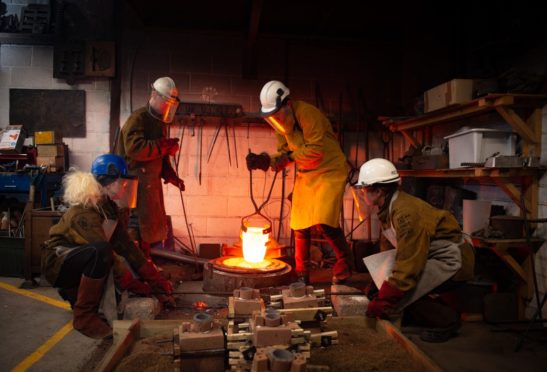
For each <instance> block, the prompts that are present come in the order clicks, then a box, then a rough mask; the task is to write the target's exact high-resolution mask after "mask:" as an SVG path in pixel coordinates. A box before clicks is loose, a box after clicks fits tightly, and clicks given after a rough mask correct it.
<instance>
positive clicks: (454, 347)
mask: <svg viewBox="0 0 547 372" xmlns="http://www.w3.org/2000/svg"><path fill="white" fill-rule="evenodd" d="M314 279H318V280H321V279H322V278H320V277H315V278H314V277H313V276H312V280H314ZM22 282H23V280H22V279H17V278H5V277H0V304H1V306H0V334H1V335H2V337H1V338H0V370H2V371H24V370H28V371H48V372H49V371H62V372H64V371H67V372H68V371H90V370H92V368H93V366H94V365H95V364H96V363H97V361H99V360H100V359H101V357H102V355H104V353H105V352H106V349H107V347H108V346H109V344H108V342H104V341H103V342H101V341H96V340H92V339H89V338H87V337H85V336H83V335H81V334H80V333H78V332H76V331H74V330H72V329H71V320H72V312H71V311H70V310H69V309H67V306H66V303H64V304H65V305H64V307H65V308H62V306H63V303H61V302H60V301H59V300H60V297H59V296H58V294H57V291H56V290H55V289H53V288H51V287H37V288H34V289H31V290H29V291H26V290H22V291H21V290H19V286H20V284H21V283H22ZM357 283H360V282H359V281H358V282H357ZM324 284H327V283H324ZM348 284H349V285H351V283H348ZM187 286H188V288H184V289H186V290H195V289H196V288H199V286H196V283H195V282H189V283H188V284H187ZM320 286H321V285H318V286H317V287H320ZM358 286H360V285H358ZM185 287H186V286H185ZM29 292H30V295H29ZM32 294H38V295H43V296H45V297H44V298H45V300H44V298H38V299H36V298H32V297H29V296H32ZM198 298H199V296H198V297H196V300H197V299H198ZM47 299H52V301H49V302H47V301H48V300H47ZM187 300H190V302H192V300H193V299H190V298H188V299H187ZM44 301H46V302H44ZM220 303H222V301H221V302H220ZM59 306H61V307H59ZM493 329H494V327H492V326H489V325H486V324H484V323H480V322H477V323H464V324H463V326H462V328H461V330H460V334H459V336H458V337H455V338H453V339H451V340H449V341H448V342H445V343H439V344H434V343H426V342H423V341H421V340H420V339H419V337H418V336H417V335H415V334H412V333H407V334H406V335H407V337H408V338H409V339H410V340H411V341H412V342H414V343H415V344H416V345H417V346H418V347H419V348H420V349H421V350H422V351H424V352H425V353H426V354H427V355H428V356H429V357H430V358H431V359H433V360H434V361H435V362H436V363H437V364H438V365H439V366H441V367H442V369H443V370H446V371H449V372H451V371H470V372H471V371H487V372H488V371H496V372H498V371H527V372H529V371H545V370H546V368H547V367H546V366H547V344H546V343H544V342H543V343H542V342H538V341H533V340H526V341H525V343H524V346H523V347H522V349H521V350H520V351H519V352H515V351H514V347H515V345H516V343H517V341H518V340H519V334H516V333H511V332H492V330H493ZM498 329H499V327H498ZM363 351H364V352H366V351H365V350H363Z"/></svg>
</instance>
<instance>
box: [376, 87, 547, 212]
mask: <svg viewBox="0 0 547 372" xmlns="http://www.w3.org/2000/svg"><path fill="white" fill-rule="evenodd" d="M545 102H547V96H544V95H531V94H489V95H487V96H485V97H481V98H477V99H475V100H472V101H470V102H467V103H465V104H460V105H454V106H450V107H447V108H445V109H442V110H437V111H434V112H430V113H427V114H424V115H422V116H418V117H415V118H411V119H406V120H402V121H387V122H384V125H386V126H388V127H389V129H390V130H391V131H392V132H400V133H401V134H403V136H404V137H405V138H406V139H407V140H408V141H409V142H410V143H411V144H413V145H414V146H416V147H419V146H420V145H421V144H420V143H419V141H417V140H416V138H415V137H414V136H413V133H412V131H414V130H419V129H423V128H426V127H430V126H436V125H442V124H445V123H449V122H456V121H459V120H462V119H466V118H469V117H473V116H480V115H485V114H489V113H492V112H497V113H498V114H499V115H500V116H501V118H502V119H504V120H505V121H506V122H507V123H508V124H509V125H510V126H511V127H512V128H513V129H514V130H515V132H517V134H518V135H519V136H520V137H521V138H522V139H523V155H535V156H539V155H540V154H541V110H542V106H543V104H545ZM543 172H544V169H543V168H530V167H524V168H458V169H433V170H401V171H400V173H401V175H402V176H412V177H431V178H483V179H487V180H490V181H492V182H493V183H494V184H496V185H497V186H498V187H500V188H501V189H502V190H503V191H504V192H505V193H507V194H508V195H509V197H510V198H511V200H513V202H515V203H516V204H517V205H519V206H520V207H521V210H522V211H523V213H524V211H527V212H528V213H529V216H530V218H537V208H538V193H539V189H538V181H539V178H540V177H541V175H542V174H543ZM516 179H518V181H519V182H518V184H520V189H519V187H517V186H516V184H517V183H516V182H515V180H516ZM523 200H524V205H523V203H522V201H523Z"/></svg>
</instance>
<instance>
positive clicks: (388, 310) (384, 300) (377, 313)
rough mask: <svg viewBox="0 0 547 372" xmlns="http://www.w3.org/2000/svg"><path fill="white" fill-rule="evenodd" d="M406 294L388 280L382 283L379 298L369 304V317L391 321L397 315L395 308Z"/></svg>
mask: <svg viewBox="0 0 547 372" xmlns="http://www.w3.org/2000/svg"><path fill="white" fill-rule="evenodd" d="M404 295H405V292H403V291H401V290H400V289H399V288H397V287H395V286H394V285H392V284H390V283H389V282H388V281H387V280H386V281H384V282H383V283H382V287H381V288H380V291H379V292H378V297H376V298H375V299H373V300H372V301H370V302H369V304H368V308H367V316H368V317H370V318H375V317H380V318H383V319H389V318H390V317H391V316H392V315H395V307H396V306H397V304H398V303H399V301H400V300H401V299H402V298H403V296H404Z"/></svg>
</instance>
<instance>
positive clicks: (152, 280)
mask: <svg viewBox="0 0 547 372" xmlns="http://www.w3.org/2000/svg"><path fill="white" fill-rule="evenodd" d="M138 273H139V275H140V276H141V278H143V279H144V280H146V282H147V283H148V284H149V285H150V288H152V291H153V292H156V294H155V296H156V298H157V299H158V300H160V302H161V303H174V300H173V285H172V284H171V282H170V281H169V280H167V279H165V278H164V277H163V276H161V274H160V273H159V271H158V269H157V268H156V266H154V264H152V263H151V262H149V261H147V262H146V263H145V264H144V265H142V266H141V267H140V268H139V270H138Z"/></svg>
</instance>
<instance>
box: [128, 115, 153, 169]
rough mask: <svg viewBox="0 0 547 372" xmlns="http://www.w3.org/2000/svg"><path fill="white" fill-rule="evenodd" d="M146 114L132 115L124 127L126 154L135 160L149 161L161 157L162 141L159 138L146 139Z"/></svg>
mask: <svg viewBox="0 0 547 372" xmlns="http://www.w3.org/2000/svg"><path fill="white" fill-rule="evenodd" d="M146 120H147V118H146V116H144V115H142V114H141V115H132V116H130V117H129V119H128V120H127V122H126V123H125V124H124V126H123V128H122V136H123V141H124V147H125V149H126V155H127V156H128V157H129V158H131V159H132V160H135V161H149V160H153V159H157V158H161V157H162V156H163V155H162V153H161V148H160V141H159V138H158V139H153V140H152V139H146V136H145V129H144V128H145V124H146Z"/></svg>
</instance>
